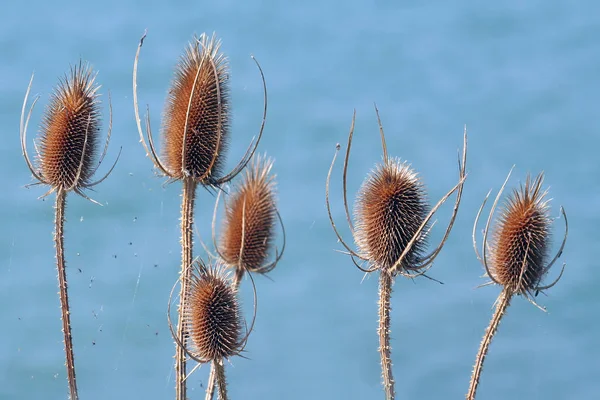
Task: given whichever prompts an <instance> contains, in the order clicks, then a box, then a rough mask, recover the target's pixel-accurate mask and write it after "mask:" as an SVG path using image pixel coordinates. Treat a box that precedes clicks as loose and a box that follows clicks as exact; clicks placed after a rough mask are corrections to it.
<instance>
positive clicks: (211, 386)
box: [204, 361, 217, 400]
mask: <svg viewBox="0 0 600 400" xmlns="http://www.w3.org/2000/svg"><path fill="white" fill-rule="evenodd" d="M215 373H216V372H215V362H214V361H213V362H211V363H210V374H209V375H208V384H207V385H206V397H205V398H204V400H212V399H213V396H214V394H215V384H216V383H217V377H216V375H215Z"/></svg>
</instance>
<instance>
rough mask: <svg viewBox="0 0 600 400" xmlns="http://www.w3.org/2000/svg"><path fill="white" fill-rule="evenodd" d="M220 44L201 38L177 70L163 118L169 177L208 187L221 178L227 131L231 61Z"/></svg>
mask: <svg viewBox="0 0 600 400" xmlns="http://www.w3.org/2000/svg"><path fill="white" fill-rule="evenodd" d="M220 45H221V42H220V41H218V40H217V39H216V38H215V36H213V37H212V38H211V39H208V37H207V36H206V35H204V34H203V35H202V36H201V37H200V39H196V40H195V41H194V42H193V43H190V44H189V45H188V48H187V49H186V51H185V54H184V55H183V56H182V57H181V59H180V61H179V64H178V65H177V67H176V69H175V77H174V79H173V82H172V84H171V88H170V90H169V95H168V97H167V105H166V109H165V113H164V117H163V141H164V148H165V164H166V167H167V169H168V171H169V173H170V176H171V178H175V179H181V178H183V177H185V176H191V177H192V178H194V179H196V180H198V181H199V182H200V183H202V184H209V183H210V182H211V178H212V179H214V178H215V177H218V176H219V175H220V174H221V170H222V167H223V162H224V160H223V154H224V152H225V150H226V145H227V140H228V128H229V117H228V113H229V90H228V87H227V81H228V79H229V77H228V72H227V71H228V67H227V59H226V58H225V56H224V55H223V54H221V53H219V47H220Z"/></svg>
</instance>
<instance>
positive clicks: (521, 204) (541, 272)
mask: <svg viewBox="0 0 600 400" xmlns="http://www.w3.org/2000/svg"><path fill="white" fill-rule="evenodd" d="M511 172H512V169H511ZM511 172H509V174H508V176H507V177H506V180H505V181H504V184H503V185H502V187H501V188H500V191H499V192H498V195H497V196H496V199H495V200H494V204H493V206H492V209H491V211H490V214H489V216H488V220H487V224H486V227H485V231H484V234H483V244H482V251H481V255H480V253H479V250H478V249H477V243H476V239H475V233H476V230H477V223H478V221H479V217H480V215H481V212H482V210H483V207H484V206H485V203H486V201H487V198H488V196H489V193H488V196H486V198H485V200H484V201H483V204H482V205H481V208H480V209H479V212H478V213H477V217H476V218H475V223H474V224H473V248H474V249H475V254H476V255H477V259H478V260H479V261H480V262H481V263H482V265H483V266H484V268H485V271H486V274H487V276H488V277H489V278H490V279H491V281H490V282H488V283H486V284H484V285H488V284H497V285H500V286H502V291H501V292H500V295H499V296H498V299H497V300H496V311H495V312H494V315H493V316H492V320H491V321H490V325H489V326H488V328H487V329H486V331H485V334H484V335H483V340H482V341H481V345H480V346H479V351H478V352H477V356H476V358H475V364H474V366H473V373H472V375H471V381H470V384H469V390H468V392H467V395H466V398H467V400H474V399H475V395H476V392H477V387H478V385H479V380H480V378H481V372H482V371H483V362H484V361H485V358H486V355H487V352H488V349H489V347H490V344H491V342H492V339H493V338H494V335H495V333H496V331H497V330H498V325H499V324H500V320H501V319H502V317H503V316H504V314H505V312H506V309H507V308H508V306H509V304H510V301H511V299H512V297H513V296H514V295H522V296H523V297H525V298H526V299H527V300H529V301H530V302H531V303H532V304H534V305H535V306H536V307H538V308H540V309H542V310H544V311H545V309H543V308H542V307H540V306H538V305H537V303H536V302H535V301H534V300H533V297H535V296H536V295H537V293H539V292H540V291H543V290H546V289H549V288H551V287H552V286H554V285H555V284H556V283H557V282H558V281H559V280H560V278H561V276H562V274H563V271H564V267H565V265H564V264H563V268H562V270H561V272H560V275H559V276H558V278H557V279H556V280H555V281H554V282H553V283H551V284H550V285H546V286H541V285H540V283H541V281H542V279H543V278H544V277H545V276H546V274H547V273H548V271H549V270H550V267H552V265H553V264H554V263H555V262H556V260H557V259H558V258H559V257H560V255H561V254H562V251H563V249H564V246H565V244H566V241H567V235H568V231H569V226H568V222H567V216H566V214H565V211H564V209H563V208H562V207H561V212H562V216H563V218H564V219H565V235H564V238H563V241H562V244H561V246H560V249H559V250H558V252H557V253H556V255H555V256H554V258H553V259H552V260H551V261H550V262H549V263H546V260H547V258H548V250H549V247H550V227H551V224H552V220H551V219H550V216H549V206H548V202H549V200H547V199H546V195H547V191H542V183H543V181H544V176H543V174H539V175H538V176H537V178H536V179H535V180H533V181H532V180H531V177H530V176H529V175H528V176H527V179H526V181H525V185H524V186H523V185H521V187H520V188H518V189H515V190H514V191H513V193H512V194H511V195H510V196H509V197H508V198H507V201H506V203H505V205H504V208H503V210H502V214H501V216H500V219H499V220H498V221H496V222H495V225H494V227H493V230H494V233H493V237H492V242H491V243H490V244H489V246H488V242H487V238H488V232H489V229H490V223H491V221H492V218H493V215H494V211H495V209H496V206H497V204H498V201H499V199H500V196H501V195H502V192H503V191H504V188H505V186H506V184H507V182H508V179H509V178H510V175H511ZM488 248H489V251H490V253H491V254H490V260H489V262H488V258H487V252H488Z"/></svg>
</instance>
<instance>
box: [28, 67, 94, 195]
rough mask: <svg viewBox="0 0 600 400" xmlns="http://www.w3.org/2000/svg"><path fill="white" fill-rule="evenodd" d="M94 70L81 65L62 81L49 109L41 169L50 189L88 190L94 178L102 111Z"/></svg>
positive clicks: (42, 136)
mask: <svg viewBox="0 0 600 400" xmlns="http://www.w3.org/2000/svg"><path fill="white" fill-rule="evenodd" d="M95 78H96V76H95V75H92V68H91V67H90V66H89V65H88V64H86V63H82V62H80V63H79V65H76V66H75V67H72V68H71V72H70V74H69V75H65V78H64V79H61V80H60V82H59V85H58V86H57V87H56V89H55V90H54V92H53V93H52V95H51V98H50V104H49V105H48V106H47V107H46V111H45V113H44V117H43V119H42V124H41V129H40V153H39V165H40V172H41V176H42V177H43V178H44V181H45V182H46V183H48V184H49V185H50V186H52V187H55V188H59V187H60V188H63V189H67V190H70V189H79V188H81V187H85V186H86V184H88V183H89V180H90V178H91V176H92V174H93V168H92V163H93V161H94V158H95V155H96V152H97V147H98V146H97V143H98V134H99V131H100V110H99V103H100V102H99V100H98V94H97V91H98V89H99V88H100V86H98V85H96V84H95V82H94V80H95Z"/></svg>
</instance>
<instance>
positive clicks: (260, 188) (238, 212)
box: [220, 156, 277, 273]
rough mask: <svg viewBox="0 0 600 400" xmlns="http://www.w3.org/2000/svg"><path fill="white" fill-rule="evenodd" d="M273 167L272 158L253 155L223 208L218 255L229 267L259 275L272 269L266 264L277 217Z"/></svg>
mask: <svg viewBox="0 0 600 400" xmlns="http://www.w3.org/2000/svg"><path fill="white" fill-rule="evenodd" d="M272 166H273V161H272V160H271V159H269V158H262V157H260V156H255V157H254V158H253V160H252V163H251V165H250V166H249V167H248V168H247V169H246V174H245V177H244V180H243V181H242V182H241V183H240V184H239V185H238V186H237V187H236V188H235V189H234V191H233V193H232V194H231V200H230V201H229V203H228V204H227V205H226V208H225V220H224V223H223V234H222V236H221V245H220V253H221V256H222V257H223V260H224V261H225V262H226V263H227V264H228V265H230V266H236V267H237V268H239V269H242V270H245V271H250V272H258V273H266V272H269V270H270V269H271V268H270V267H271V266H274V264H273V263H271V264H266V263H265V262H266V260H267V257H268V256H269V253H270V250H271V248H272V245H273V237H274V231H275V222H276V218H277V208H276V204H275V180H274V179H275V177H274V175H271V174H270V172H271V168H272Z"/></svg>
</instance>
